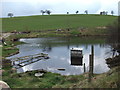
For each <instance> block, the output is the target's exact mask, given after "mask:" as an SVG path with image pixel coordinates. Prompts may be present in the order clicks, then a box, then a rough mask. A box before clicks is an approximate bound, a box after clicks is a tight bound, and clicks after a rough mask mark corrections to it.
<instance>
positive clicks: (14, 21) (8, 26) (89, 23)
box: [2, 14, 117, 32]
mask: <svg viewBox="0 0 120 90" xmlns="http://www.w3.org/2000/svg"><path fill="white" fill-rule="evenodd" d="M115 19H117V16H106V15H102V16H101V15H75V14H74V15H38V16H24V17H13V18H2V30H3V32H11V31H14V30H16V31H40V30H54V29H66V28H72V29H77V28H80V27H85V28H95V27H103V26H106V25H108V24H111V23H112V22H113V21H114V20H115Z"/></svg>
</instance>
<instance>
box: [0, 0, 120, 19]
mask: <svg viewBox="0 0 120 90" xmlns="http://www.w3.org/2000/svg"><path fill="white" fill-rule="evenodd" d="M118 2H119V0H1V1H0V8H1V7H2V8H1V10H0V12H2V13H1V14H0V16H1V17H7V15H8V13H13V14H14V16H30V15H41V13H40V11H41V10H50V11H51V12H52V13H51V14H66V13H67V12H69V13H70V14H75V12H76V11H79V14H84V11H85V10H88V13H89V14H99V13H100V12H101V11H108V14H111V11H112V10H113V11H114V15H118Z"/></svg>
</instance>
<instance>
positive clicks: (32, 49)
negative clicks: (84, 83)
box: [8, 37, 111, 75]
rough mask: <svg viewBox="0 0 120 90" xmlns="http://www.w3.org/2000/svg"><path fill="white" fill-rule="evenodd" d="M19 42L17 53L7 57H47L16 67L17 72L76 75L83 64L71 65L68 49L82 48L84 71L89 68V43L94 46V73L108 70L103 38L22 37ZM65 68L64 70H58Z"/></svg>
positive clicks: (106, 47) (107, 53)
mask: <svg viewBox="0 0 120 90" xmlns="http://www.w3.org/2000/svg"><path fill="white" fill-rule="evenodd" d="M20 41H21V42H25V44H21V45H18V46H17V48H19V54H16V55H14V56H11V57H8V58H9V59H11V58H15V57H22V56H27V55H34V54H38V53H46V54H48V55H49V57H50V58H49V59H43V60H39V61H37V62H35V63H32V64H29V65H26V66H24V67H22V68H19V69H17V72H18V73H21V72H26V71H31V70H38V69H44V70H47V71H49V72H53V73H59V74H61V75H78V74H82V73H83V72H84V70H83V65H71V58H70V49H71V48H82V49H83V61H82V63H85V65H86V71H88V69H89V55H90V54H91V45H93V46H94V60H95V61H94V73H97V74H99V73H104V72H107V71H108V70H109V68H108V66H107V64H106V61H105V59H106V58H108V57H111V54H110V52H111V48H110V46H109V45H108V44H106V43H105V39H104V38H96V37H92V38H91V37H87V38H85V37H84V38H82V37H74V38H73V37H71V38H65V37H64V38H63V37H62V38H59V37H57V38H56V37H55V38H54V37H52V38H22V39H20ZM58 69H65V70H58Z"/></svg>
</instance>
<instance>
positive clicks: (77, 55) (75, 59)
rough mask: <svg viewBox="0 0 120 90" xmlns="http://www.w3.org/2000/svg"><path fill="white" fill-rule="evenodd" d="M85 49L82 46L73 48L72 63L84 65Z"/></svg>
mask: <svg viewBox="0 0 120 90" xmlns="http://www.w3.org/2000/svg"><path fill="white" fill-rule="evenodd" d="M82 51H83V49H82V48H72V49H71V65H80V66H82V65H83V61H82V59H83V54H82Z"/></svg>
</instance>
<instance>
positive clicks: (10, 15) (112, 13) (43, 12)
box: [8, 10, 114, 18]
mask: <svg viewBox="0 0 120 90" xmlns="http://www.w3.org/2000/svg"><path fill="white" fill-rule="evenodd" d="M40 13H42V15H44V14H45V13H46V14H48V15H50V14H51V13H52V12H51V11H50V10H41V11H40ZM75 13H76V14H78V13H79V11H76V12H75ZM84 13H85V14H88V10H85V11H84ZM67 14H69V12H67ZM100 15H108V11H102V12H100ZM111 15H114V11H113V10H112V11H111ZM13 16H14V14H13V13H8V17H10V18H12V17H13Z"/></svg>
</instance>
